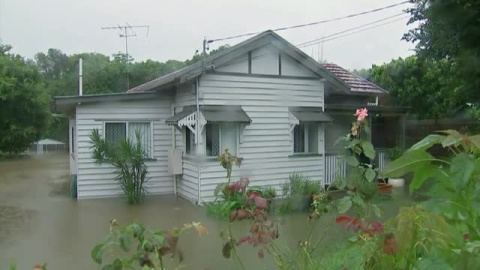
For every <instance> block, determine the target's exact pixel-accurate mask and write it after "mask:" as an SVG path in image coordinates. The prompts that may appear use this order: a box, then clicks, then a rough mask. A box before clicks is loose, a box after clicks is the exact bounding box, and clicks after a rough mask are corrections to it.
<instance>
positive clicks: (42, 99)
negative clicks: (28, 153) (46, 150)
mask: <svg viewBox="0 0 480 270" xmlns="http://www.w3.org/2000/svg"><path fill="white" fill-rule="evenodd" d="M10 49H11V47H9V46H6V45H1V44H0V153H1V152H6V153H19V152H22V151H24V150H26V149H27V148H28V147H29V146H30V144H31V143H33V142H35V141H36V140H38V139H39V138H40V137H41V135H42V132H43V131H44V130H45V128H46V126H47V121H48V117H49V114H48V111H49V108H48V96H47V95H46V93H45V87H44V85H43V83H42V77H41V75H40V74H39V72H38V71H37V70H36V68H35V66H34V65H33V64H32V63H31V62H28V61H26V60H25V59H24V58H22V57H21V56H19V55H15V54H12V53H10Z"/></svg>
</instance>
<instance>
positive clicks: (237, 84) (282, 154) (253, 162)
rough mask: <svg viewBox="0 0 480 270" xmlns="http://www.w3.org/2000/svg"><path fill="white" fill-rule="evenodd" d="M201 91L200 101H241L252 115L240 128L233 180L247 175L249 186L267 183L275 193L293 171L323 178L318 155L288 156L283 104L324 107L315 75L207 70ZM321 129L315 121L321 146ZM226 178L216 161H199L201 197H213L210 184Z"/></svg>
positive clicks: (321, 88) (289, 145)
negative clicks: (220, 72) (294, 75)
mask: <svg viewBox="0 0 480 270" xmlns="http://www.w3.org/2000/svg"><path fill="white" fill-rule="evenodd" d="M200 93H201V96H202V99H201V101H200V102H201V104H205V105H241V106H242V108H243V110H244V111H245V112H246V113H247V114H248V116H249V117H250V118H251V119H252V123H251V124H250V125H248V126H246V128H245V129H244V131H243V137H242V143H240V144H239V153H238V156H240V157H242V158H243V164H242V166H241V168H237V167H235V168H234V169H233V180H238V179H239V178H240V177H248V178H249V179H250V181H251V185H258V186H264V187H267V186H272V187H275V188H276V190H277V192H280V185H281V184H283V183H285V182H287V181H288V177H289V175H290V174H291V173H294V172H298V173H302V174H304V175H305V176H308V177H309V178H310V179H311V180H312V181H319V182H322V181H323V167H324V165H323V162H324V161H323V156H321V155H319V156H308V157H307V156H304V157H299V156H294V157H292V154H293V142H292V140H291V139H290V130H289V124H288V119H289V118H288V107H303V106H305V107H307V106H308V107H323V94H324V85H323V82H322V81H321V80H320V79H305V78H281V77H268V76H265V77H261V76H235V75H220V74H207V75H205V76H203V77H202V79H201V81H200ZM323 133H324V127H323V125H320V127H319V146H320V149H324V148H323V138H324V134H323ZM321 154H322V151H321ZM225 177H226V171H225V170H224V169H223V168H222V167H221V166H219V164H218V162H217V161H206V162H203V163H200V181H201V182H200V183H201V201H203V202H208V201H212V200H213V199H214V195H213V192H214V190H215V187H216V186H217V185H218V184H219V183H223V182H225V181H226V178H225Z"/></svg>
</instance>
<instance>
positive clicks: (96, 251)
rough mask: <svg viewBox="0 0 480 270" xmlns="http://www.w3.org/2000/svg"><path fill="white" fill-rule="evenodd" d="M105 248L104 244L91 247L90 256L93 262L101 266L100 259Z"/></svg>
mask: <svg viewBox="0 0 480 270" xmlns="http://www.w3.org/2000/svg"><path fill="white" fill-rule="evenodd" d="M105 248H106V246H105V244H104V243H101V244H98V245H96V246H95V247H93V249H92V253H91V256H92V259H93V261H94V262H96V263H97V264H102V257H103V252H105Z"/></svg>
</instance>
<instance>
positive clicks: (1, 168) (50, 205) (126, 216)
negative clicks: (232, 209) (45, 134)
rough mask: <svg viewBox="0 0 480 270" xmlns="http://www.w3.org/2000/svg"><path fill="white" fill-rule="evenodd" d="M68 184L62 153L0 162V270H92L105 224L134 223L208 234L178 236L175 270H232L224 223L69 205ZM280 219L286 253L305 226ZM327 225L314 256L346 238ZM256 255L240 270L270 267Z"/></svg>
mask: <svg viewBox="0 0 480 270" xmlns="http://www.w3.org/2000/svg"><path fill="white" fill-rule="evenodd" d="M68 184H69V175H68V155H67V154H63V153H62V154H58V153H57V154H52V153H49V154H46V155H43V156H26V157H22V158H18V159H14V160H7V161H0V269H7V268H8V265H9V264H10V263H16V264H17V266H18V268H17V269H32V266H33V265H34V264H36V263H40V264H41V263H45V262H47V263H48V266H49V269H53V270H55V269H99V268H100V267H98V266H97V265H96V264H95V263H93V261H92V260H91V257H90V251H91V249H92V248H93V246H94V245H95V244H97V243H98V242H100V240H101V239H102V237H103V236H104V235H105V234H106V233H108V228H109V221H110V220H111V219H112V218H116V219H117V220H118V222H119V223H120V224H128V223H131V222H133V221H139V222H141V223H143V224H144V225H145V226H147V227H150V228H152V229H168V228H172V227H174V226H181V225H182V224H184V223H189V222H192V221H198V222H201V223H202V224H203V225H204V226H205V227H206V228H207V229H208V231H209V233H208V234H207V235H206V236H202V237H198V236H197V235H195V234H194V233H193V232H188V233H186V234H185V235H182V236H181V237H180V242H179V248H180V250H181V251H182V253H183V255H184V261H183V263H182V265H184V268H182V269H228V268H230V269H236V267H235V265H234V264H233V262H232V261H229V260H226V259H224V258H223V257H222V254H221V248H222V246H221V245H222V240H221V238H220V236H219V232H220V231H222V230H225V229H226V228H227V223H226V222H222V221H219V220H218V219H215V218H212V217H209V216H207V215H206V213H205V209H204V208H202V207H198V206H195V205H192V204H191V203H189V202H187V201H185V200H182V199H180V198H175V197H174V196H149V197H148V199H147V201H146V203H145V204H143V205H139V206H130V205H127V204H126V203H125V201H124V200H123V199H122V198H109V199H90V200H81V201H76V200H72V199H70V198H69V196H68V189H69V186H68ZM400 197H401V199H400V200H392V201H388V200H387V201H386V202H385V203H384V209H385V216H387V217H391V216H393V215H395V214H396V211H397V210H398V205H399V204H406V203H408V200H405V199H402V198H403V196H400ZM283 218H284V223H283V224H282V225H280V238H279V239H278V240H277V241H278V242H277V243H278V244H279V245H280V246H284V247H290V248H292V249H293V248H294V247H295V245H297V243H298V241H299V240H305V238H306V237H307V233H308V229H309V223H308V222H307V219H306V215H305V214H294V215H288V216H286V217H283ZM333 223H334V217H333V216H330V217H325V218H324V219H322V221H321V222H318V223H317V226H316V228H315V237H316V238H320V237H321V236H322V235H323V232H324V231H325V229H326V228H328V227H331V228H330V229H329V231H328V233H327V234H326V237H325V240H324V242H323V244H322V247H321V248H320V249H319V251H318V252H319V254H318V255H319V256H321V254H324V253H325V252H326V251H327V250H328V249H329V248H331V247H332V246H336V245H338V244H339V243H340V242H343V241H344V240H345V239H346V238H348V237H350V236H351V234H349V233H345V232H344V231H343V229H342V228H341V227H342V226H335V224H333ZM234 229H235V232H236V235H238V236H241V235H242V233H244V234H246V233H247V232H248V227H247V226H246V224H244V225H242V224H237V227H235V228H234ZM256 252H257V251H255V250H253V249H252V248H250V247H248V246H242V247H240V256H241V257H242V258H243V259H244V263H245V264H246V265H247V268H248V269H273V268H274V267H273V263H272V261H270V259H269V257H268V255H266V256H265V259H264V260H260V259H258V258H257V255H256V254H257V253H256ZM169 264H172V265H175V264H174V263H173V262H170V263H169ZM169 269H170V268H169Z"/></svg>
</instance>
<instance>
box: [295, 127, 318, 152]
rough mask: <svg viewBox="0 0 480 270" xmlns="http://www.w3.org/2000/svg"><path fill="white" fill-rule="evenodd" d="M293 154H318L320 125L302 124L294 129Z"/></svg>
mask: <svg viewBox="0 0 480 270" xmlns="http://www.w3.org/2000/svg"><path fill="white" fill-rule="evenodd" d="M293 153H318V124H317V123H309V122H301V123H300V124H299V125H296V126H295V128H294V129H293Z"/></svg>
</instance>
